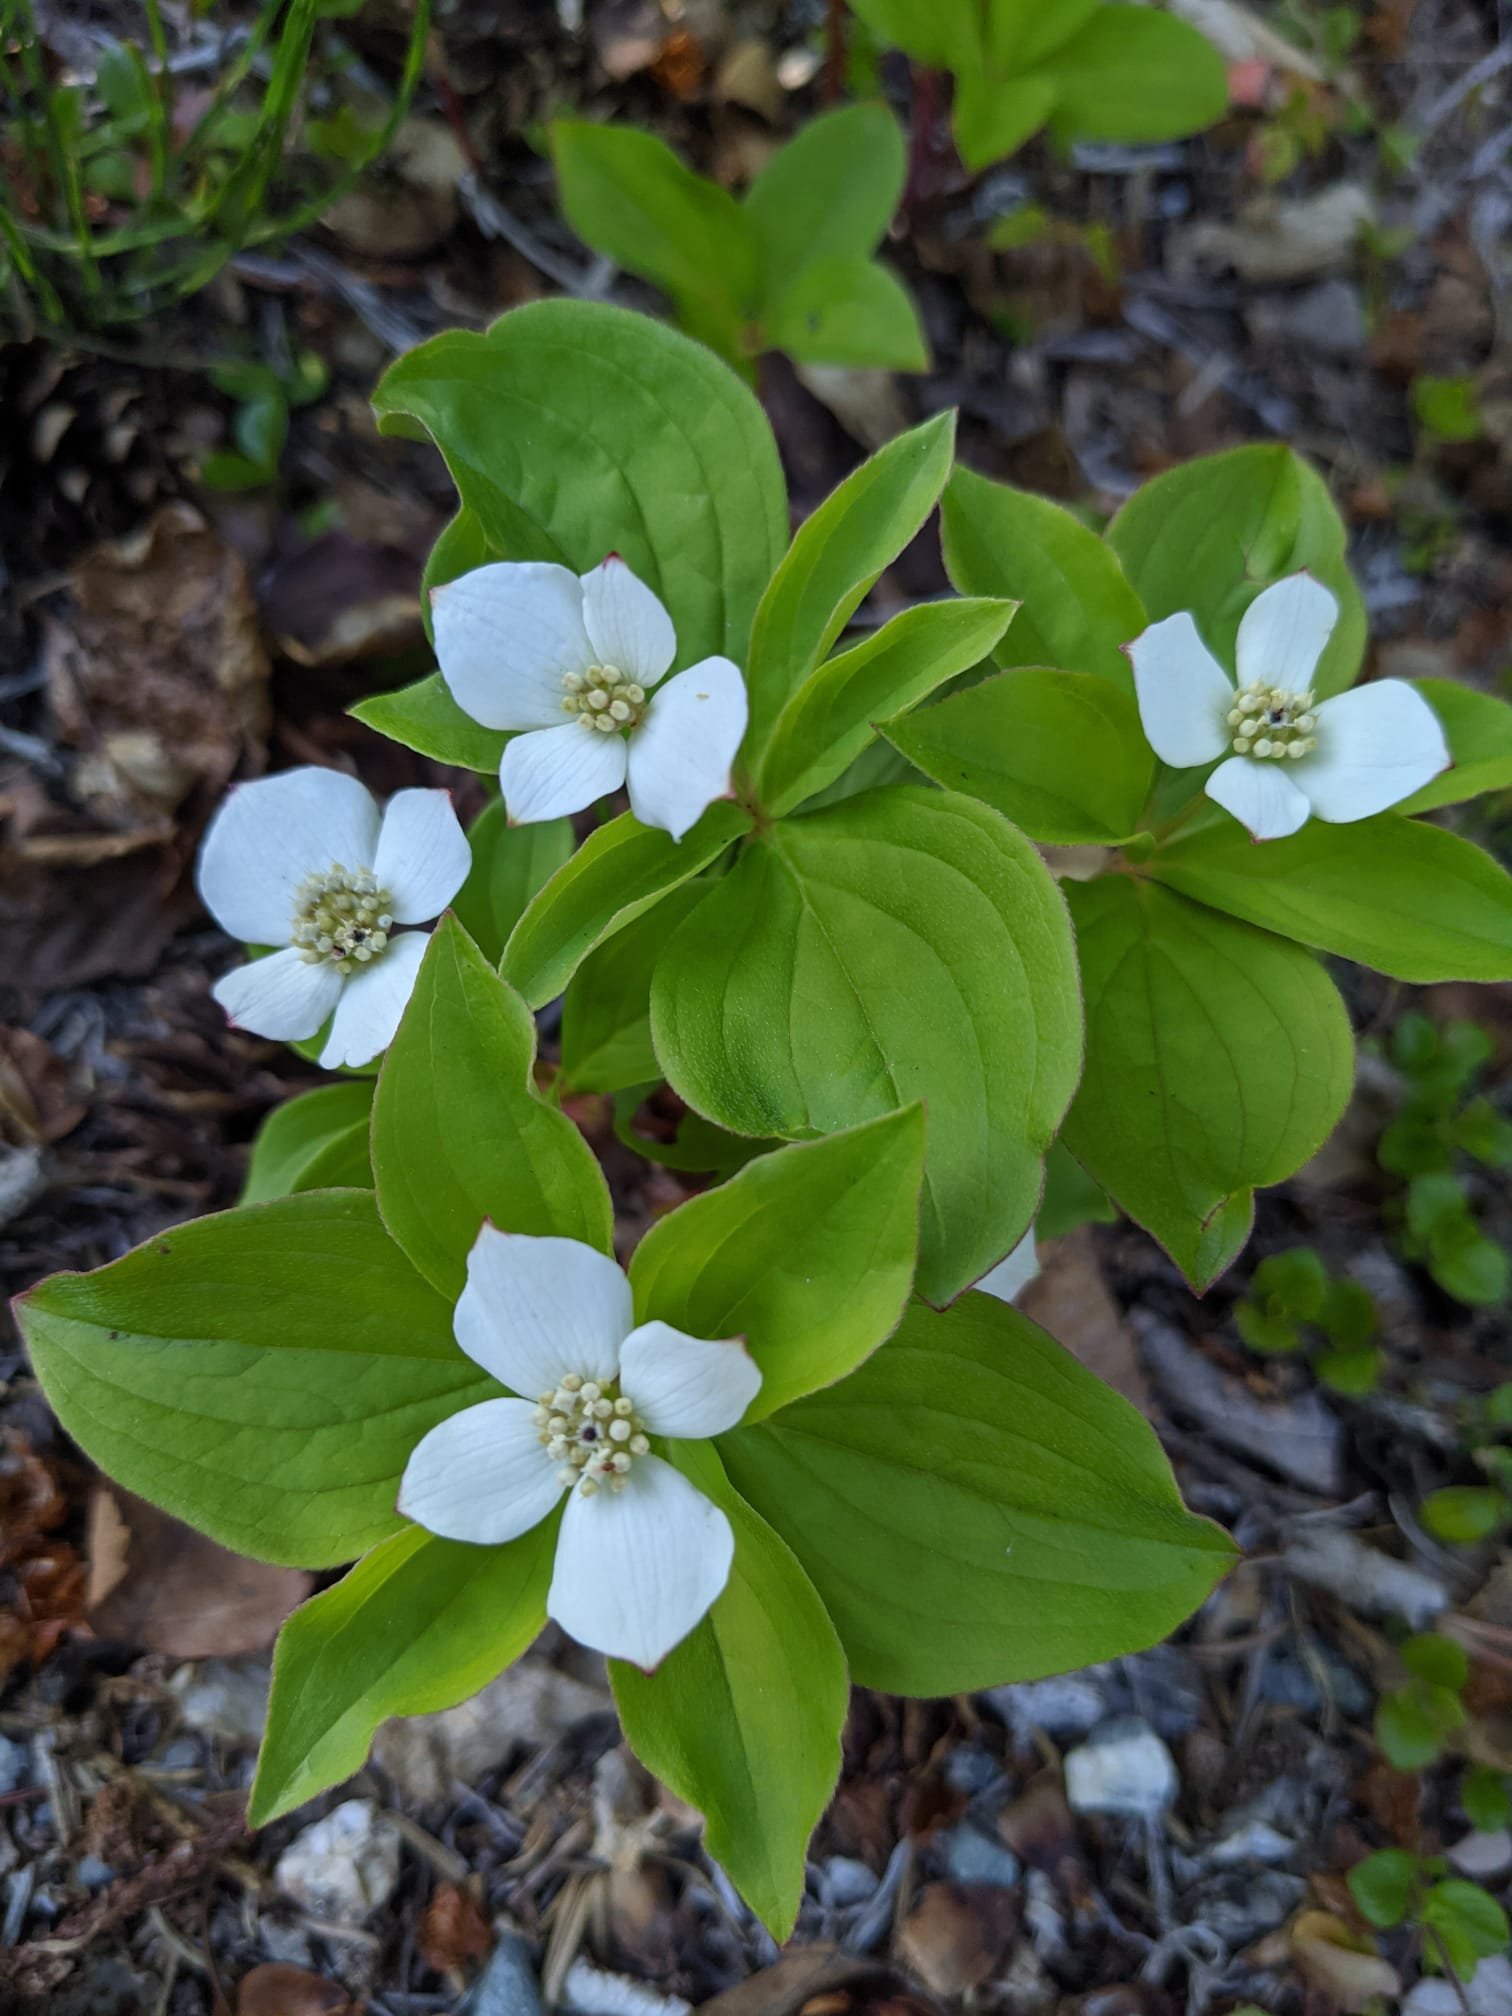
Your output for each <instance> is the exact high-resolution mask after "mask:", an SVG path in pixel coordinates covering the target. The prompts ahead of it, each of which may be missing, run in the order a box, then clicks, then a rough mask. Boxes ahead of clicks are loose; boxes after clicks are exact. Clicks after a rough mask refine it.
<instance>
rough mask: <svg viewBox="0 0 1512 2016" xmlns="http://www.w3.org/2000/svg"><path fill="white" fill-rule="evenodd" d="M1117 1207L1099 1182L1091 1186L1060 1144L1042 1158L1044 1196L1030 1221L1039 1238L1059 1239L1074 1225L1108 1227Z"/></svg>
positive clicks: (1078, 1165)
mask: <svg viewBox="0 0 1512 2016" xmlns="http://www.w3.org/2000/svg"><path fill="white" fill-rule="evenodd" d="M1117 1217H1118V1210H1117V1207H1116V1206H1115V1205H1114V1204H1113V1203H1112V1202H1111V1200H1110V1199H1109V1197H1108V1193H1107V1192H1106V1190H1104V1189H1103V1187H1102V1185H1101V1184H1100V1183H1094V1182H1093V1180H1092V1178H1091V1177H1090V1176H1089V1175H1088V1174H1087V1172H1086V1170H1085V1169H1083V1167H1082V1166H1081V1164H1080V1162H1078V1161H1077V1159H1076V1157H1075V1156H1074V1155H1073V1154H1072V1153H1071V1151H1070V1149H1069V1148H1068V1147H1067V1146H1066V1144H1065V1142H1064V1141H1057V1142H1055V1143H1054V1145H1053V1146H1052V1147H1051V1150H1050V1153H1049V1154H1048V1155H1047V1156H1046V1157H1045V1194H1044V1196H1043V1197H1042V1198H1041V1200H1040V1208H1039V1213H1038V1215H1037V1216H1036V1218H1035V1221H1034V1230H1035V1234H1036V1236H1037V1237H1038V1238H1040V1239H1059V1238H1061V1237H1062V1236H1063V1235H1064V1234H1065V1233H1067V1232H1074V1231H1075V1230H1076V1228H1077V1226H1078V1225H1112V1224H1113V1223H1115V1221H1116V1220H1117Z"/></svg>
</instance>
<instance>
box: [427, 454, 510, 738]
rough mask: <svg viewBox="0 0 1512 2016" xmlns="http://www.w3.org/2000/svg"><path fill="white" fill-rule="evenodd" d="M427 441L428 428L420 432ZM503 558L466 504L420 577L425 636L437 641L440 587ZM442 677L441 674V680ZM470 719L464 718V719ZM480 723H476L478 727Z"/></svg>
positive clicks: (431, 554) (441, 538)
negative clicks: (435, 600) (435, 601)
mask: <svg viewBox="0 0 1512 2016" xmlns="http://www.w3.org/2000/svg"><path fill="white" fill-rule="evenodd" d="M419 432H420V436H421V439H422V440H423V439H424V429H423V428H422V429H420V430H419ZM500 558H502V555H501V554H500V553H499V552H498V551H497V549H496V548H494V547H492V546H490V545H489V543H488V535H487V533H486V532H485V531H484V530H483V527H482V526H481V525H480V524H479V523H478V520H477V519H476V518H475V517H474V516H473V514H472V512H471V511H469V510H468V508H467V506H466V505H465V504H464V505H462V506H461V507H460V508H459V509H458V511H457V514H456V516H455V517H454V518H453V519H452V521H451V523H450V524H449V525H448V526H447V527H446V529H445V531H444V532H442V534H441V536H440V538H439V539H438V540H437V541H436V543H435V545H434V546H432V548H431V550H430V553H429V555H428V557H427V559H426V562H425V567H424V569H423V571H422V573H421V575H420V619H421V621H422V622H423V623H424V625H425V634H426V636H427V637H428V638H430V640H431V642H432V643H434V642H435V638H436V625H435V620H434V615H433V612H432V608H431V595H432V592H433V591H434V590H435V589H437V588H444V587H445V586H446V585H447V583H448V582H449V581H455V580H457V579H459V577H460V576H462V575H463V574H470V573H471V572H472V570H473V569H474V567H485V566H487V564H488V562H489V561H490V560H498V559H500ZM439 676H440V675H439V674H437V677H439ZM466 718H467V717H466V716H465V715H464V716H463V719H464V720H465V719H466ZM476 725H477V724H476V723H474V726H476Z"/></svg>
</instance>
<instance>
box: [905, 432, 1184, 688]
mask: <svg viewBox="0 0 1512 2016" xmlns="http://www.w3.org/2000/svg"><path fill="white" fill-rule="evenodd" d="M940 516H941V520H942V522H943V529H944V547H945V565H946V568H947V569H948V571H949V574H950V578H951V580H952V581H953V582H954V583H955V585H956V587H957V588H958V589H959V590H960V591H961V593H962V594H963V595H1012V596H1016V597H1017V598H1018V601H1019V603H1020V605H1021V606H1020V608H1019V612H1018V614H1017V616H1016V617H1015V618H1014V620H1013V624H1012V627H1011V628H1010V629H1009V631H1008V634H1007V636H1006V637H1005V638H1004V639H1003V641H1002V643H1001V644H1000V645H999V646H998V649H997V652H996V654H995V655H996V657H997V661H998V663H999V664H1000V665H1055V666H1058V667H1059V668H1060V669H1061V670H1062V671H1063V672H1097V673H1100V674H1101V675H1102V677H1103V678H1105V679H1111V680H1112V681H1113V682H1114V684H1115V685H1118V686H1121V687H1122V688H1123V690H1124V692H1126V693H1132V692H1133V690H1134V678H1133V674H1132V673H1131V671H1130V670H1129V661H1128V659H1127V658H1125V656H1124V654H1123V649H1122V647H1123V646H1124V645H1125V644H1128V643H1131V642H1132V641H1133V639H1134V638H1136V637H1137V636H1138V635H1139V633H1140V632H1141V630H1143V629H1144V628H1145V625H1146V623H1147V622H1148V620H1149V619H1148V618H1147V617H1146V615H1145V612H1144V607H1143V605H1142V604H1141V602H1140V599H1139V597H1138V596H1137V595H1136V594H1135V593H1134V590H1133V589H1132V588H1131V587H1130V586H1129V582H1128V578H1127V576H1126V575H1125V573H1124V570H1123V566H1122V564H1121V563H1120V561H1119V558H1118V555H1117V554H1116V553H1115V552H1114V551H1113V549H1112V547H1110V546H1108V545H1106V544H1105V543H1104V542H1103V541H1102V540H1101V539H1099V538H1098V536H1097V534H1096V533H1095V532H1093V531H1090V530H1089V529H1088V527H1087V526H1085V525H1083V524H1082V522H1081V520H1080V519H1079V518H1075V517H1073V516H1072V514H1071V513H1070V512H1069V511H1067V510H1065V509H1064V508H1063V507H1062V506H1061V505H1059V504H1052V503H1051V502H1050V500H1049V498H1048V497H1032V496H1030V495H1029V494H1028V493H1027V492H1026V491H1023V490H1013V489H1010V488H1009V486H1008V485H1007V484H1006V483H994V482H992V481H991V480H990V479H989V478H988V477H986V476H978V475H977V474H976V472H975V470H972V469H962V468H959V467H958V468H957V469H956V470H955V471H954V473H953V474H952V476H951V478H950V482H949V483H948V484H947V486H946V489H945V496H944V498H943V500H942V502H941V505H940Z"/></svg>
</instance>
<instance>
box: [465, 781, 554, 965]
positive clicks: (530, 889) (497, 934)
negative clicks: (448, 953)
mask: <svg viewBox="0 0 1512 2016" xmlns="http://www.w3.org/2000/svg"><path fill="white" fill-rule="evenodd" d="M467 844H468V846H469V847H471V849H472V857H473V865H472V869H471V871H470V872H469V874H468V877H467V880H466V881H465V882H464V883H463V884H462V887H461V888H460V889H459V890H458V891H457V893H456V895H455V896H454V897H453V898H452V905H451V907H452V909H453V910H454V911H455V912H456V915H457V917H458V918H459V919H460V921H461V923H462V924H463V926H464V927H465V928H466V930H467V932H468V935H469V936H470V937H471V938H472V940H473V943H474V944H475V945H476V946H477V947H478V950H479V951H480V952H481V953H482V954H483V957H484V958H485V959H486V960H488V962H489V964H490V965H493V966H497V965H498V963H499V960H500V958H501V957H502V956H503V952H504V946H505V942H506V940H507V939H508V937H509V934H510V932H511V931H513V929H514V928H515V926H516V924H518V923H519V921H520V919H521V918H522V917H523V916H524V914H525V911H526V909H527V908H528V906H529V904H530V901H531V899H532V897H534V896H535V894H536V893H537V891H538V890H540V889H542V888H543V887H544V886H545V884H546V883H547V882H549V881H550V880H551V878H552V876H553V875H555V873H556V872H557V870H558V869H559V868H561V867H562V866H564V865H565V863H566V862H568V861H570V860H571V858H572V849H573V846H574V844H575V842H574V840H573V833H572V822H571V821H570V820H568V819H538V820H533V821H532V822H531V824H530V825H528V826H511V825H510V823H509V815H508V814H507V813H506V812H505V810H504V804H503V800H502V799H498V798H495V799H494V801H493V803H492V804H490V805H486V806H485V807H484V808H483V810H482V811H481V812H480V813H479V814H478V816H477V818H476V819H475V820H474V821H473V823H472V825H471V826H470V827H469V828H468V831H467Z"/></svg>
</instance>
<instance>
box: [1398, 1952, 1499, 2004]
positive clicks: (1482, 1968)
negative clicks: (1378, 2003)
mask: <svg viewBox="0 0 1512 2016" xmlns="http://www.w3.org/2000/svg"><path fill="white" fill-rule="evenodd" d="M1509 2009H1512V1961H1509V1960H1508V1959H1507V1958H1506V1956H1505V1955H1504V1954H1501V1953H1493V1954H1492V1955H1491V1957H1490V1958H1489V1959H1488V1960H1482V1962H1481V1963H1480V1965H1479V1967H1477V1968H1476V1970H1475V1972H1474V1973H1473V1974H1472V1975H1471V1977H1470V1979H1469V1980H1468V1981H1466V1982H1465V1983H1464V1994H1463V1996H1462V1995H1461V1993H1460V1991H1459V1989H1458V1988H1456V1987H1455V1985H1454V1983H1453V1982H1452V1981H1441V1980H1431V1981H1430V1980H1424V1981H1419V1982H1416V1983H1415V1984H1414V1985H1413V1987H1412V1988H1410V1989H1409V1990H1408V1993H1407V1999H1406V2000H1405V2001H1404V2002H1403V2004H1402V2016H1507V2011H1508V2010H1509Z"/></svg>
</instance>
